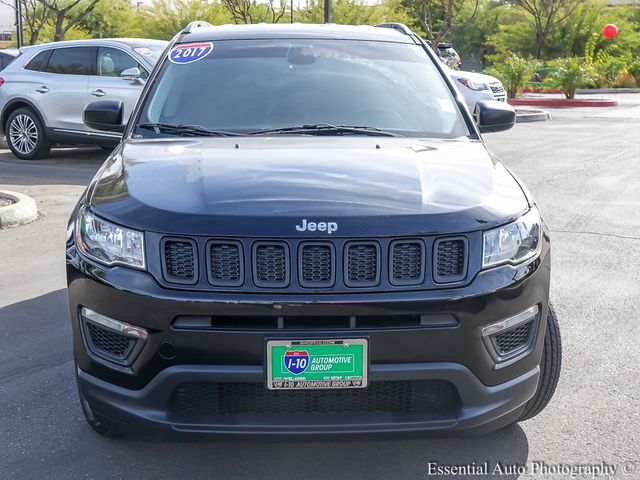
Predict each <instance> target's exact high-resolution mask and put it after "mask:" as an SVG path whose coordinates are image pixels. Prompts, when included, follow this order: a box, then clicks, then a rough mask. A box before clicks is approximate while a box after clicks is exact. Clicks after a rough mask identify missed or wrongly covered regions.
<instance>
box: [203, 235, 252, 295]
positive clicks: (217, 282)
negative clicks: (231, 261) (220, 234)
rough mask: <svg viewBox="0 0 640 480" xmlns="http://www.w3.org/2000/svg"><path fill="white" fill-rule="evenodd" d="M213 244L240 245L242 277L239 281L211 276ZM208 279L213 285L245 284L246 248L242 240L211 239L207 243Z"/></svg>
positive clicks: (234, 285)
mask: <svg viewBox="0 0 640 480" xmlns="http://www.w3.org/2000/svg"><path fill="white" fill-rule="evenodd" d="M212 245H235V246H237V247H238V255H239V256H240V265H239V267H240V278H239V279H238V280H237V281H230V280H220V279H215V278H213V277H212V276H211V246H212ZM205 248H206V250H205V252H206V259H205V260H206V262H207V280H208V281H209V283H210V284H211V285H213V286H226V287H241V286H242V285H243V284H244V248H243V246H242V242H238V241H237V240H209V241H207V245H206V247H205Z"/></svg>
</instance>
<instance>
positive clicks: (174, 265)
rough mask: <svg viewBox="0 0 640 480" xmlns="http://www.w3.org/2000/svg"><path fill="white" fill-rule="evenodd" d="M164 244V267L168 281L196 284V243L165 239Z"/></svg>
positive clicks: (186, 240)
mask: <svg viewBox="0 0 640 480" xmlns="http://www.w3.org/2000/svg"><path fill="white" fill-rule="evenodd" d="M163 243H164V248H163V250H164V264H163V267H164V274H165V276H166V277H167V280H169V281H170V282H175V283H195V282H196V281H197V276H196V271H197V266H196V259H195V256H196V255H195V242H194V241H193V240H190V239H165V240H164V242H163Z"/></svg>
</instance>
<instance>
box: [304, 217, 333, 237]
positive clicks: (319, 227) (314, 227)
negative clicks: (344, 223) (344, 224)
mask: <svg viewBox="0 0 640 480" xmlns="http://www.w3.org/2000/svg"><path fill="white" fill-rule="evenodd" d="M296 230H297V231H299V232H327V233H328V234H329V235H331V234H332V233H333V232H337V231H338V222H309V221H307V219H306V218H303V219H302V225H296Z"/></svg>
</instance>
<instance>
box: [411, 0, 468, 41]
mask: <svg viewBox="0 0 640 480" xmlns="http://www.w3.org/2000/svg"><path fill="white" fill-rule="evenodd" d="M479 3H480V2H479V0H408V6H409V7H410V8H411V10H412V11H413V12H414V15H415V17H416V18H417V21H418V23H419V24H420V27H421V28H422V30H423V31H424V33H425V34H426V35H427V37H428V38H429V40H430V41H431V43H433V44H434V45H437V44H438V43H440V42H442V41H443V40H444V39H445V37H446V36H447V33H449V31H451V30H452V29H457V28H460V27H463V26H465V25H467V24H469V23H470V22H471V21H472V20H473V19H474V18H475V16H476V14H477V13H478V6H479Z"/></svg>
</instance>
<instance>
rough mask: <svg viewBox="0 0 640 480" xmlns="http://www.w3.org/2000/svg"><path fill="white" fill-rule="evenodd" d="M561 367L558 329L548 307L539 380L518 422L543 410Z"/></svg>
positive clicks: (555, 319) (560, 343) (551, 311)
mask: <svg viewBox="0 0 640 480" xmlns="http://www.w3.org/2000/svg"><path fill="white" fill-rule="evenodd" d="M561 366H562V341H561V339H560V327H559V325H558V318H557V317H556V312H555V311H554V310H553V307H552V306H551V305H549V313H548V314H547V331H546V333H545V336H544V347H543V349H542V360H541V361H540V380H539V382H538V388H537V389H536V393H535V394H534V395H533V398H531V400H529V401H528V402H527V403H526V404H525V407H524V410H523V411H522V414H521V415H520V418H519V419H518V421H519V422H522V421H524V420H529V419H530V418H533V417H535V416H536V415H538V414H539V413H540V412H542V410H544V409H545V407H546V406H547V404H548V403H549V400H551V397H553V394H554V392H555V391H556V387H557V385H558V379H559V378H560V368H561Z"/></svg>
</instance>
